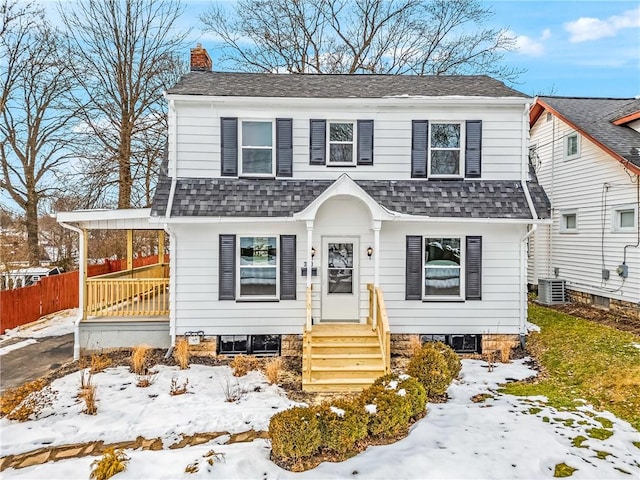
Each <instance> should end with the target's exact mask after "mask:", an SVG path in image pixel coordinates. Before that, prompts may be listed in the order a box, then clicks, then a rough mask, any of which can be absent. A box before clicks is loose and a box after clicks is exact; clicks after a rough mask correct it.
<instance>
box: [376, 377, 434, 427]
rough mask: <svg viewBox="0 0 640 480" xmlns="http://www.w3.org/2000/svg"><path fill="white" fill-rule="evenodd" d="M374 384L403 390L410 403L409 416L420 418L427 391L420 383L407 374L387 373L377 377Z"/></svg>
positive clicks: (423, 410)
mask: <svg viewBox="0 0 640 480" xmlns="http://www.w3.org/2000/svg"><path fill="white" fill-rule="evenodd" d="M374 385H381V386H383V387H385V388H387V389H390V390H396V391H397V392H399V393H401V392H404V395H406V397H407V399H408V400H409V403H410V404H411V418H420V417H422V416H423V414H424V413H425V407H426V406H427V391H426V390H425V388H424V387H423V386H422V384H421V383H420V382H419V381H418V380H416V379H415V378H413V377H410V376H409V375H396V374H394V373H389V374H387V375H384V376H382V377H379V378H378V379H377V380H376V381H375V382H374Z"/></svg>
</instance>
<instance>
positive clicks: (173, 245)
mask: <svg viewBox="0 0 640 480" xmlns="http://www.w3.org/2000/svg"><path fill="white" fill-rule="evenodd" d="M164 229H165V231H166V232H168V233H169V335H170V336H171V347H170V349H173V347H175V345H176V336H177V335H176V330H177V329H176V274H177V271H178V270H177V268H176V263H177V254H176V252H177V251H178V240H177V237H176V234H175V231H174V230H172V227H170V226H169V225H168V224H165V225H164Z"/></svg>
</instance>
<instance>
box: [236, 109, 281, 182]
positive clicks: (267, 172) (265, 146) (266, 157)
mask: <svg viewBox="0 0 640 480" xmlns="http://www.w3.org/2000/svg"><path fill="white" fill-rule="evenodd" d="M240 129H241V134H240V138H241V142H242V143H241V167H240V168H241V170H240V172H241V175H252V176H274V175H275V168H274V167H275V165H274V163H275V162H274V161H273V159H274V153H273V146H274V145H275V128H273V122H272V121H270V120H269V121H262V120H243V121H242V122H240Z"/></svg>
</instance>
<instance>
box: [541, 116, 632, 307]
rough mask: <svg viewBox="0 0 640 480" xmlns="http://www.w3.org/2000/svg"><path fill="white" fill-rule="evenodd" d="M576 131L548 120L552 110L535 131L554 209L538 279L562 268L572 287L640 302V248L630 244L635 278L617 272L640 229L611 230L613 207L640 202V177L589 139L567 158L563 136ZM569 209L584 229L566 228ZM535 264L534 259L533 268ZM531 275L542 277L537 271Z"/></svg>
mask: <svg viewBox="0 0 640 480" xmlns="http://www.w3.org/2000/svg"><path fill="white" fill-rule="evenodd" d="M571 132H572V130H571V128H570V127H569V126H568V125H566V124H565V123H564V122H562V121H561V120H559V119H558V118H555V117H552V119H551V120H550V121H547V115H546V113H543V114H542V115H541V116H540V118H539V119H538V121H537V122H536V124H535V125H534V126H533V127H532V129H531V142H532V144H537V145H538V155H539V159H540V168H539V171H538V179H539V181H540V184H541V185H542V186H543V187H544V189H545V191H546V192H547V195H548V196H549V199H550V200H551V203H552V207H553V213H552V215H553V226H552V228H551V232H550V235H549V237H548V239H546V241H547V245H546V246H544V247H542V246H540V245H539V243H541V242H542V241H543V239H542V238H543V237H541V236H537V237H536V242H537V243H536V244H537V245H538V247H540V248H539V249H538V250H537V251H536V255H537V256H538V258H537V259H536V261H537V262H538V278H544V277H545V276H551V274H552V273H553V269H554V268H556V267H557V268H559V269H560V272H559V278H563V279H566V280H567V286H568V288H571V289H573V290H578V291H583V292H586V293H592V294H597V295H601V296H606V297H610V298H615V299H619V300H625V301H630V302H638V301H640V249H639V248H633V247H628V248H627V261H626V263H627V265H628V266H629V278H627V279H626V281H624V283H623V281H622V278H621V277H619V276H618V275H617V274H616V267H617V266H618V265H620V264H621V263H622V261H623V250H624V246H625V245H635V243H636V241H637V233H634V232H630V233H617V232H612V229H611V221H612V218H611V217H612V215H611V214H612V208H613V207H615V206H622V205H628V204H637V191H636V185H637V184H636V183H634V182H638V177H637V176H636V175H633V174H631V173H629V172H627V171H626V170H625V169H624V167H623V166H622V165H621V164H620V163H619V162H618V161H616V160H615V159H613V158H612V157H610V156H609V155H608V154H606V153H605V152H604V151H602V150H601V149H600V148H599V147H597V146H596V145H595V144H593V143H592V142H590V141H589V140H588V139H586V138H584V137H582V138H581V155H580V157H579V158H576V159H573V160H565V159H564V157H563V152H564V149H563V147H564V142H563V138H564V136H566V135H567V134H569V133H571ZM567 209H577V214H578V233H561V232H560V229H559V226H560V216H561V212H562V210H567ZM636 221H638V220H636ZM541 230H542V232H544V229H541ZM549 249H550V251H551V253H549V252H548V250H549ZM545 250H546V251H545ZM603 256H604V258H603ZM603 263H604V267H603ZM531 265H532V263H531V262H530V268H531ZM603 268H605V269H608V270H610V279H609V280H608V281H604V280H602V269H603ZM529 279H530V281H534V280H537V279H534V278H532V276H531V275H530V277H529ZM534 283H535V282H534Z"/></svg>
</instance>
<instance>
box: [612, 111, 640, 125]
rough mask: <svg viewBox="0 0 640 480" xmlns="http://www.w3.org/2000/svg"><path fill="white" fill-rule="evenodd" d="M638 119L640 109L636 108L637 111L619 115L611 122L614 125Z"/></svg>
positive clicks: (639, 117)
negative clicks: (622, 115)
mask: <svg viewBox="0 0 640 480" xmlns="http://www.w3.org/2000/svg"><path fill="white" fill-rule="evenodd" d="M638 119H640V110H638V111H637V112H633V113H630V114H629V115H625V116H624V117H620V118H618V119H616V120H614V121H613V122H611V123H613V124H614V125H625V124H627V123H629V122H633V121H634V120H638Z"/></svg>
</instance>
